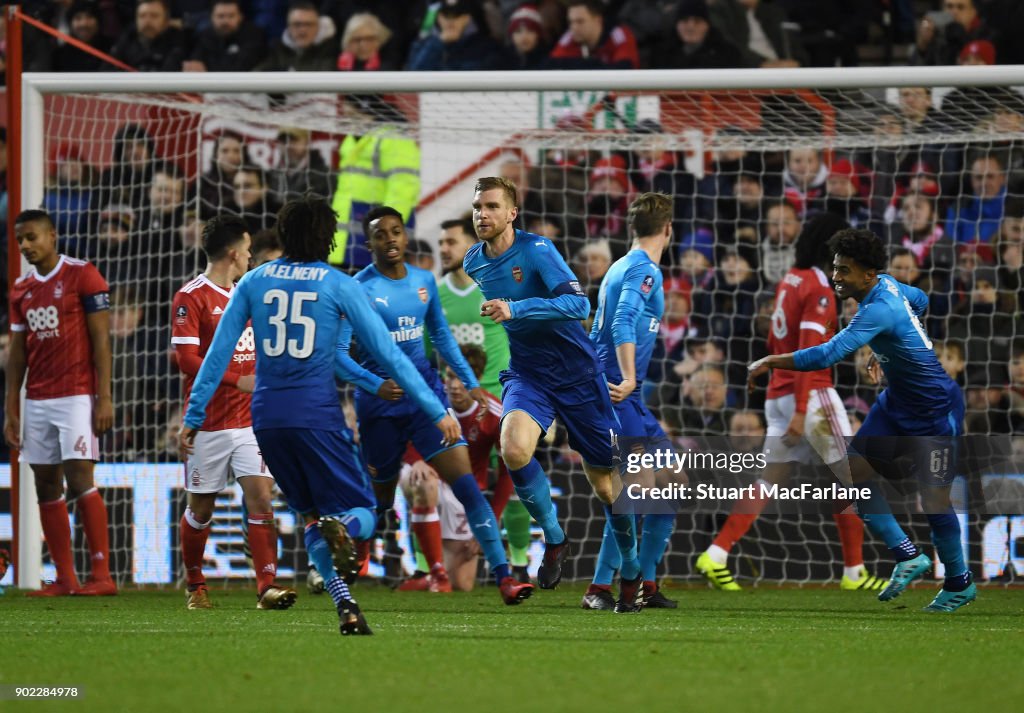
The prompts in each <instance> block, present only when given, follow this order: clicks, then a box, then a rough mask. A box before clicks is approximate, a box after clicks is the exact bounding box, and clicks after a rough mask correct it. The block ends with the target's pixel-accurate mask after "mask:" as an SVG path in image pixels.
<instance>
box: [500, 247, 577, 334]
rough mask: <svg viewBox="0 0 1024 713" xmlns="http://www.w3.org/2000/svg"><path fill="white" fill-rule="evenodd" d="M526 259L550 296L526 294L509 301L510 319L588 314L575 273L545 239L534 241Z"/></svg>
mask: <svg viewBox="0 0 1024 713" xmlns="http://www.w3.org/2000/svg"><path fill="white" fill-rule="evenodd" d="M529 250H530V252H529V253H527V254H528V255H529V260H530V261H531V262H532V263H533V266H534V267H535V268H536V269H537V270H538V272H540V276H541V279H542V280H543V281H544V285H545V286H546V287H547V288H548V290H549V291H550V292H551V294H552V295H553V297H527V298H526V299H522V300H516V301H514V302H509V303H508V305H509V309H510V311H511V316H510V319H546V320H550V319H560V320H567V321H568V320H581V319H586V318H587V317H588V316H590V301H589V300H588V299H587V295H586V293H584V292H583V289H582V288H581V287H580V283H579V282H578V281H577V280H576V276H575V275H574V274H573V273H572V270H570V269H569V266H568V265H566V264H565V260H563V259H562V256H561V255H559V254H558V253H557V252H556V251H555V248H554V246H553V245H552V244H551V243H550V242H548V241H547V240H539V241H535V242H534V243H533V244H532V245H531V246H530V248H529Z"/></svg>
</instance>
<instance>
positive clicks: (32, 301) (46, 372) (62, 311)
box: [11, 255, 110, 400]
mask: <svg viewBox="0 0 1024 713" xmlns="http://www.w3.org/2000/svg"><path fill="white" fill-rule="evenodd" d="M109 308H110V287H109V286H108V285H107V281H106V280H104V279H103V276H102V275H100V273H99V270H97V269H96V268H95V267H94V266H93V265H92V264H90V263H88V262H85V261H84V260H75V259H74V258H70V257H67V256H66V255H61V256H60V258H59V259H58V260H57V266H56V267H55V268H54V269H53V270H51V271H50V272H49V273H48V274H46V275H43V276H40V275H39V274H38V273H37V272H36V270H35V268H33V269H31V270H29V271H28V272H27V273H25V274H24V275H22V276H21V277H19V278H18V280H17V282H15V283H14V287H12V288H11V331H12V332H26V336H25V350H26V357H27V365H28V378H27V382H28V383H27V384H26V386H25V388H26V391H27V392H28V393H27V397H28V398H30V399H33V400H36V399H57V398H61V397H64V396H81V395H83V394H88V395H93V394H95V393H96V370H95V368H94V367H93V363H92V342H91V341H90V340H89V327H88V325H87V323H86V319H85V315H86V314H88V313H91V312H98V311H101V310H105V309H109Z"/></svg>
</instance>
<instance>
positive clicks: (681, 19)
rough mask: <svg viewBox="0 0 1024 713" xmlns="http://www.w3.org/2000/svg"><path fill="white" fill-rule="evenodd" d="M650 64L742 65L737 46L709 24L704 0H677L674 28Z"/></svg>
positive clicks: (682, 66)
mask: <svg viewBox="0 0 1024 713" xmlns="http://www.w3.org/2000/svg"><path fill="white" fill-rule="evenodd" d="M652 61H653V62H654V65H655V66H656V67H659V68H664V69H717V68H730V67H742V66H743V58H742V56H741V55H740V50H739V48H737V47H735V46H733V45H732V44H730V42H729V41H728V40H726V39H725V37H723V36H722V33H721V32H719V31H718V29H717V28H715V27H713V26H712V25H711V21H710V19H709V13H708V5H707V3H706V2H705V0H681V1H680V3H679V5H678V7H677V10H676V32H675V35H674V36H669V37H668V38H667V39H666V41H665V43H664V44H663V45H662V47H661V48H660V49H659V50H658V51H657V52H656V53H655V54H654V56H653V58H652Z"/></svg>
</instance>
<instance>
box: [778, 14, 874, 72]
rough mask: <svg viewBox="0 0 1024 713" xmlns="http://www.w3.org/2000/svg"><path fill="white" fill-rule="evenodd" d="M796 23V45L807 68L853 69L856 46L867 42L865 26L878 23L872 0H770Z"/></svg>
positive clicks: (855, 60) (855, 62) (855, 59)
mask: <svg viewBox="0 0 1024 713" xmlns="http://www.w3.org/2000/svg"><path fill="white" fill-rule="evenodd" d="M773 4H774V5H778V6H780V7H781V9H782V10H783V11H785V13H786V17H788V18H790V19H791V20H793V21H794V22H796V23H798V24H799V27H800V35H799V37H800V43H801V44H802V45H803V48H804V50H805V51H806V52H807V56H808V62H807V64H808V66H811V67H835V66H837V65H839V66H843V67H852V66H856V65H857V63H858V58H857V45H858V44H862V43H865V42H867V40H868V26H869V24H870V23H871V22H872V21H875V22H878V23H880V22H881V17H880V13H879V12H878V11H877V10H876V6H877V5H878V3H876V2H875V1H874V0H774V2H773Z"/></svg>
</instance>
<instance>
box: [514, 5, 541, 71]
mask: <svg viewBox="0 0 1024 713" xmlns="http://www.w3.org/2000/svg"><path fill="white" fill-rule="evenodd" d="M507 31H508V39H509V42H508V46H507V47H506V48H505V58H504V60H503V61H502V69H543V68H544V66H545V65H546V63H547V59H548V54H550V52H551V43H550V42H549V41H548V38H547V33H546V32H545V30H544V19H543V18H542V17H541V14H540V11H539V10H538V9H537V6H536V5H534V4H532V3H529V4H526V5H520V6H519V7H518V8H516V11H515V12H513V13H512V17H510V18H509V21H508V30H507Z"/></svg>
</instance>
